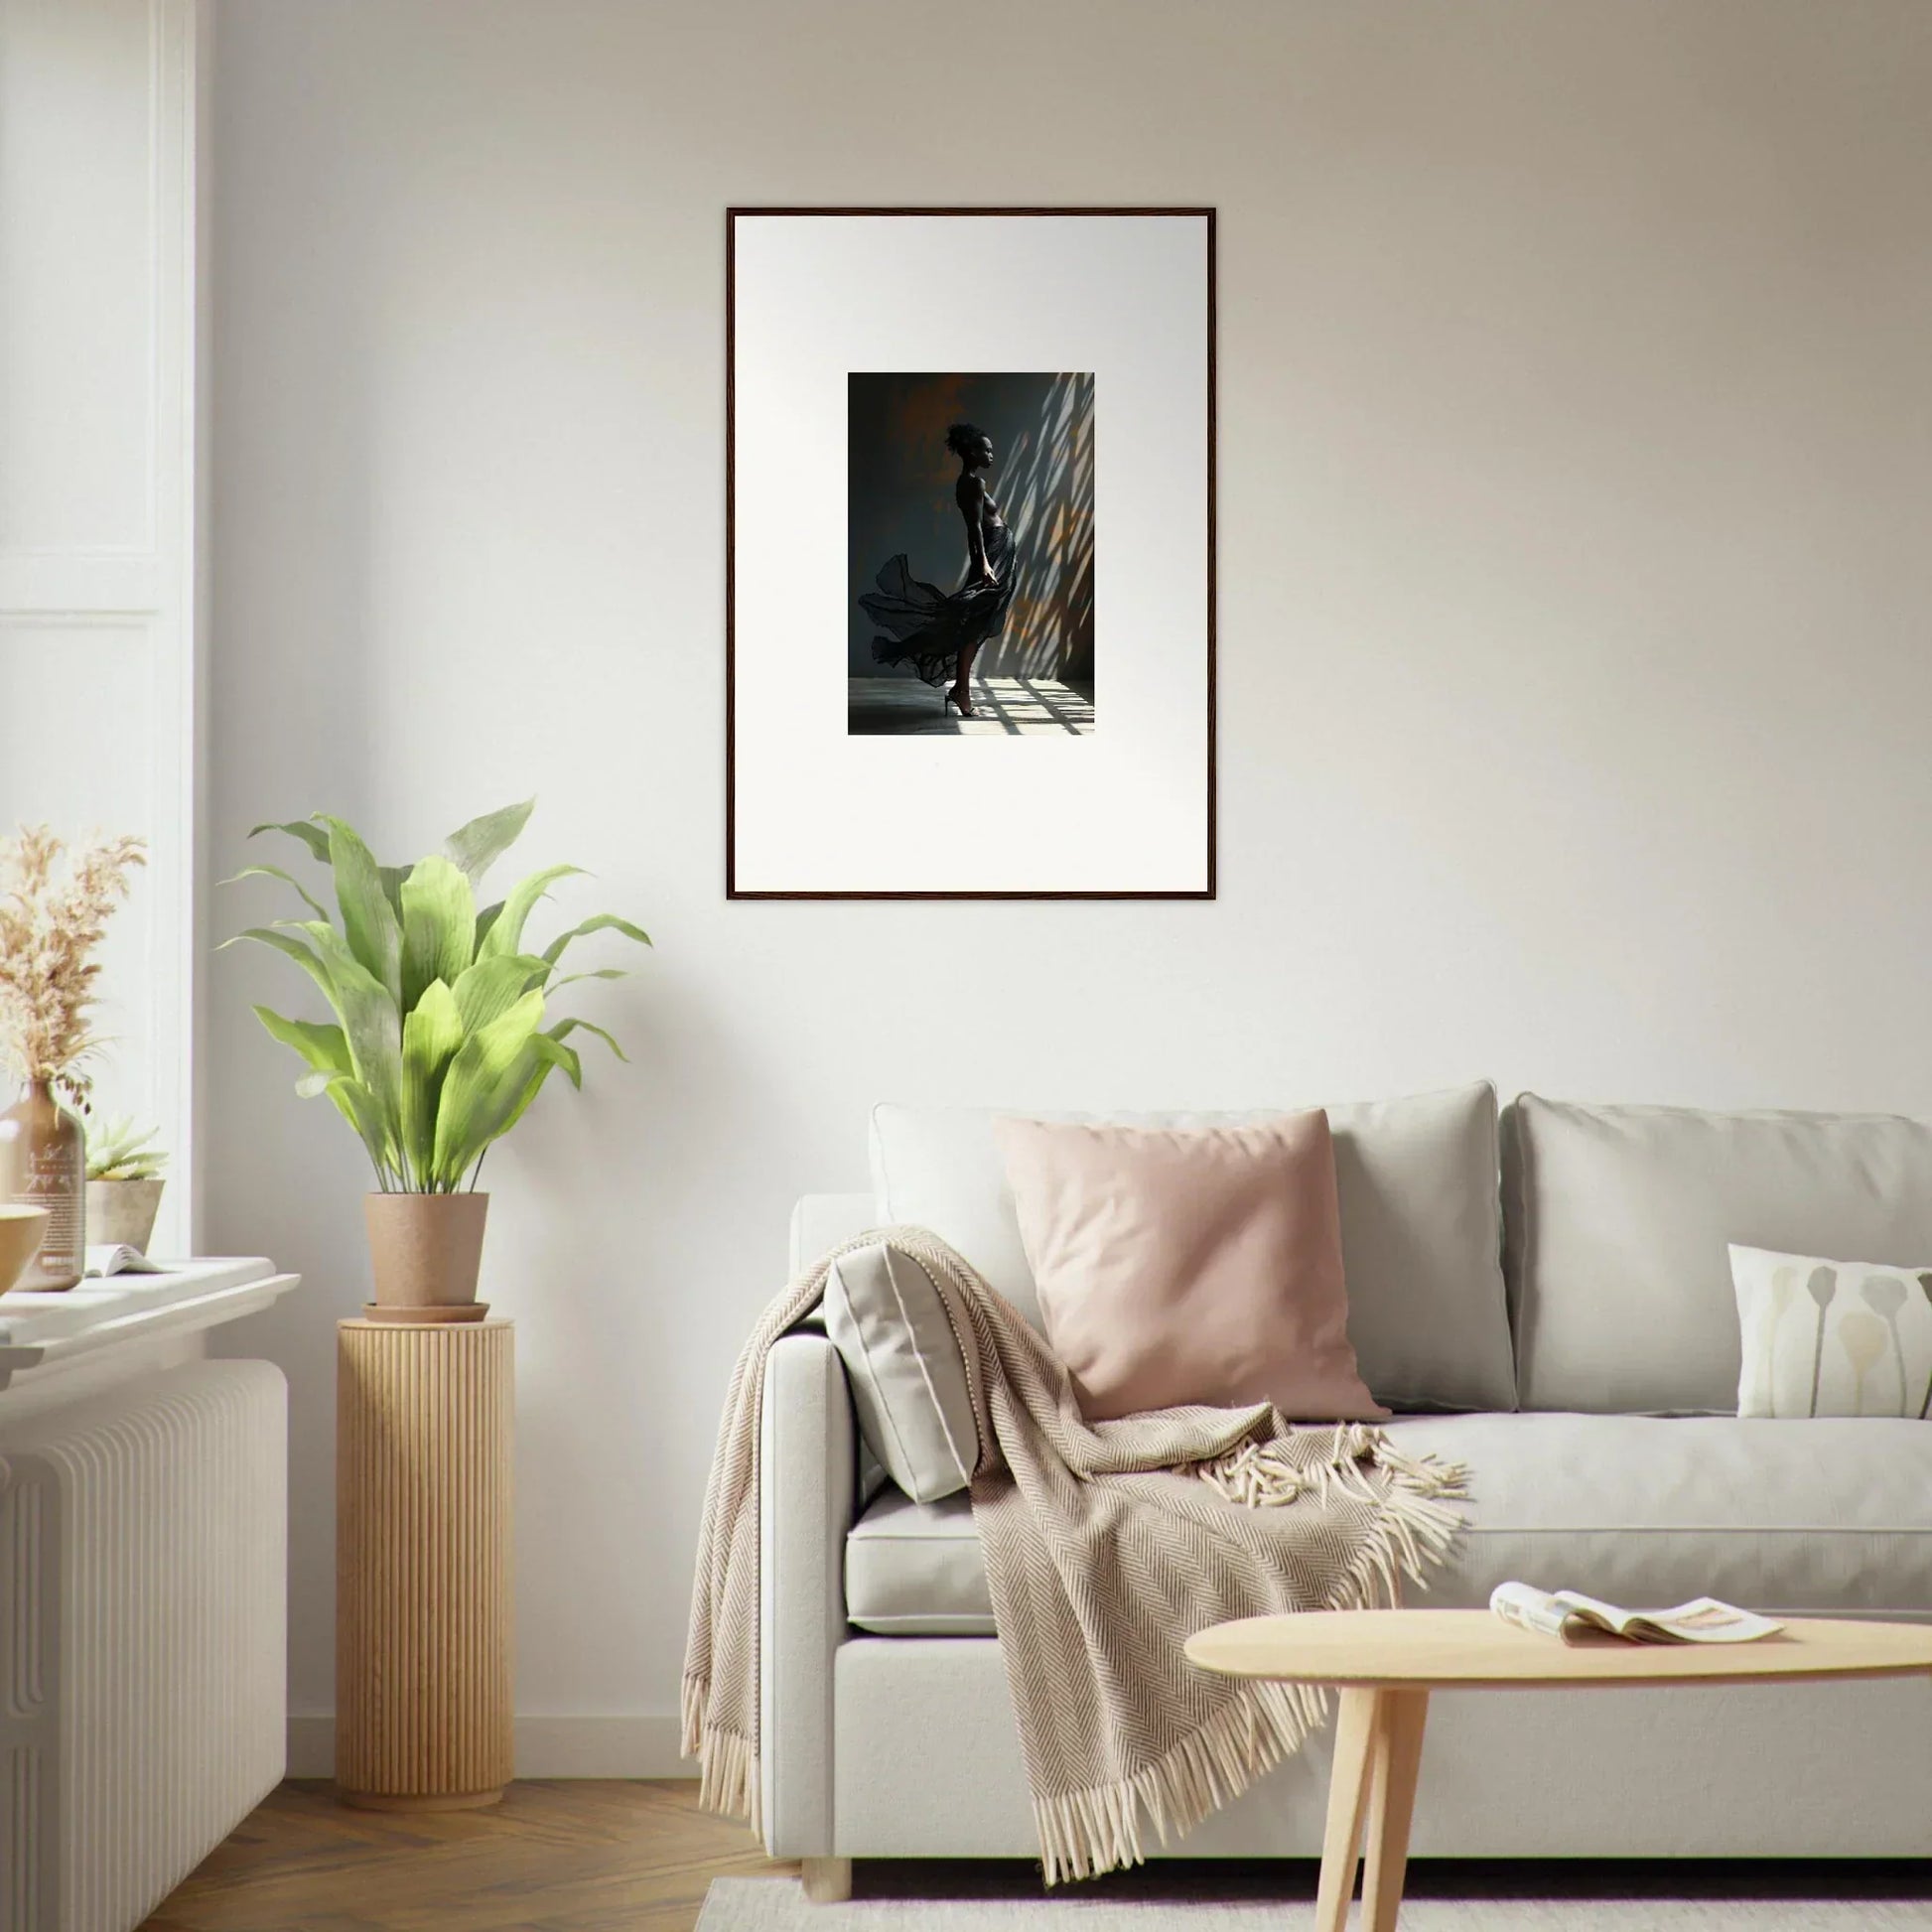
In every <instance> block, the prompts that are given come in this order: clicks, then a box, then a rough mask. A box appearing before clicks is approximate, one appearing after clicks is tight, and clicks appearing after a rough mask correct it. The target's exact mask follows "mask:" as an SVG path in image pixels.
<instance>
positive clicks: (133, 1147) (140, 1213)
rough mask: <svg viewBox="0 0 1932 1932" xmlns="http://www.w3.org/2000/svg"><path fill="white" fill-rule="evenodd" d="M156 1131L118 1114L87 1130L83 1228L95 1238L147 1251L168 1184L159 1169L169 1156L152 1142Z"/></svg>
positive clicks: (116, 1245) (163, 1165) (164, 1165)
mask: <svg viewBox="0 0 1932 1932" xmlns="http://www.w3.org/2000/svg"><path fill="white" fill-rule="evenodd" d="M158 1131H159V1130H158V1129H156V1128H152V1127H148V1128H139V1127H136V1126H135V1125H134V1123H133V1122H132V1121H131V1120H127V1119H120V1120H110V1121H107V1122H106V1123H105V1124H103V1125H102V1126H100V1127H97V1128H95V1129H94V1130H93V1132H92V1133H90V1134H89V1135H88V1136H87V1232H88V1234H89V1235H90V1236H92V1238H93V1239H94V1240H95V1241H96V1242H105V1243H107V1244H109V1245H111V1246H115V1247H123V1248H132V1249H133V1250H134V1252H135V1253H136V1254H138V1255H144V1254H146V1253H147V1251H148V1243H149V1242H150V1241H151V1240H152V1239H153V1238H154V1217H155V1216H156V1215H157V1214H159V1213H160V1212H161V1190H162V1188H164V1187H165V1186H166V1185H167V1184H168V1183H167V1181H166V1179H165V1178H164V1177H163V1175H162V1173H161V1171H162V1169H163V1168H165V1167H166V1166H167V1165H168V1157H167V1155H166V1154H164V1153H163V1152H162V1151H161V1149H159V1148H158V1147H156V1146H155V1145H154V1138H155V1135H156V1133H157V1132H158Z"/></svg>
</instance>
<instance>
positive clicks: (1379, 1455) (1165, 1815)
mask: <svg viewBox="0 0 1932 1932" xmlns="http://www.w3.org/2000/svg"><path fill="white" fill-rule="evenodd" d="M1195 1473H1196V1474H1197V1475H1198V1476H1199V1477H1200V1479H1201V1480H1202V1481H1203V1482H1205V1483H1206V1484H1207V1485H1208V1486H1209V1487H1210V1488H1211V1489H1213V1490H1214V1492H1215V1493H1216V1494H1217V1495H1219V1496H1222V1497H1224V1498H1225V1499H1226V1500H1227V1501H1229V1502H1238V1503H1242V1504H1245V1505H1246V1506H1247V1507H1248V1508H1250V1509H1262V1508H1280V1507H1282V1506H1284V1505H1286V1504H1289V1503H1293V1502H1295V1501H1297V1500H1298V1499H1299V1498H1300V1497H1302V1496H1303V1495H1305V1494H1307V1493H1309V1491H1310V1490H1311V1489H1312V1490H1313V1492H1314V1494H1315V1496H1316V1498H1317V1500H1319V1499H1323V1498H1326V1497H1327V1496H1328V1495H1329V1494H1330V1493H1331V1492H1332V1491H1334V1490H1337V1489H1339V1490H1341V1491H1343V1492H1344V1493H1346V1494H1349V1495H1352V1496H1355V1497H1357V1498H1359V1499H1360V1500H1362V1501H1364V1502H1370V1503H1373V1504H1374V1505H1375V1506H1376V1509H1377V1512H1378V1520H1377V1524H1376V1530H1375V1534H1374V1535H1372V1536H1371V1537H1370V1538H1369V1539H1368V1540H1367V1542H1366V1543H1365V1545H1364V1547H1363V1550H1362V1552H1361V1555H1360V1556H1359V1557H1358V1558H1357V1560H1356V1562H1355V1563H1354V1565H1353V1566H1352V1567H1351V1570H1350V1573H1349V1578H1348V1585H1347V1587H1346V1589H1345V1590H1344V1591H1343V1592H1342V1600H1341V1601H1339V1602H1337V1603H1336V1604H1334V1605H1333V1606H1332V1607H1334V1608H1336V1609H1370V1608H1374V1607H1376V1606H1378V1605H1381V1604H1391V1603H1396V1602H1399V1601H1400V1600H1401V1593H1402V1579H1403V1578H1404V1577H1407V1578H1408V1579H1410V1580H1411V1581H1412V1582H1420V1581H1421V1580H1422V1576H1423V1572H1424V1570H1425V1568H1426V1567H1427V1566H1428V1565H1429V1564H1430V1563H1432V1562H1435V1561H1439V1560H1440V1559H1441V1558H1443V1557H1444V1556H1446V1555H1447V1554H1448V1552H1449V1546H1450V1545H1451V1544H1452V1543H1453V1542H1454V1541H1455V1538H1456V1535H1457V1534H1458V1532H1459V1531H1460V1530H1461V1528H1462V1516H1461V1513H1460V1512H1459V1511H1458V1510H1457V1509H1455V1508H1454V1507H1453V1504H1454V1502H1455V1500H1457V1499H1459V1498H1462V1497H1464V1496H1466V1495H1467V1493H1468V1479H1469V1477H1468V1470H1467V1468H1466V1467H1465V1466H1464V1465H1462V1464H1460V1463H1453V1462H1442V1461H1439V1460H1438V1459H1437V1458H1436V1457H1435V1456H1433V1455H1429V1456H1408V1455H1404V1454H1402V1453H1400V1452H1399V1451H1398V1450H1396V1449H1393V1448H1392V1447H1391V1446H1390V1444H1389V1441H1388V1438H1387V1437H1386V1436H1384V1435H1383V1434H1382V1432H1381V1431H1380V1430H1372V1429H1367V1428H1363V1427H1361V1426H1360V1425H1349V1426H1348V1427H1346V1428H1344V1429H1341V1430H1338V1431H1337V1432H1336V1437H1335V1447H1334V1452H1333V1455H1332V1457H1331V1458H1330V1459H1329V1460H1328V1461H1326V1462H1324V1463H1322V1464H1321V1465H1320V1466H1319V1470H1318V1473H1317V1474H1316V1475H1315V1476H1314V1477H1313V1478H1312V1480H1311V1479H1310V1477H1309V1476H1308V1475H1306V1474H1305V1473H1304V1472H1301V1471H1298V1470H1296V1469H1294V1468H1292V1467H1291V1466H1290V1465H1289V1464H1288V1463H1287V1462H1286V1461H1285V1460H1284V1459H1283V1458H1282V1457H1281V1456H1280V1455H1279V1454H1278V1453H1276V1452H1275V1451H1274V1450H1273V1449H1268V1448H1264V1447H1263V1446H1261V1445H1259V1444H1256V1443H1248V1444H1245V1445H1243V1446H1242V1447H1241V1448H1240V1449H1234V1450H1231V1451H1230V1452H1229V1453H1228V1454H1226V1455H1224V1456H1219V1457H1217V1458H1215V1460H1213V1461H1212V1462H1203V1463H1199V1464H1197V1465H1196V1468H1195ZM1378 1477H1379V1478H1380V1480H1378ZM1327 1710H1328V1693H1327V1692H1326V1691H1325V1690H1323V1689H1321V1688H1320V1687H1318V1686H1315V1685H1312V1684H1275V1683H1250V1684H1243V1685H1242V1686H1241V1687H1240V1690H1239V1692H1238V1694H1237V1695H1236V1696H1235V1697H1234V1699H1233V1700H1232V1701H1231V1702H1230V1703H1228V1704H1226V1705H1224V1706H1223V1707H1222V1709H1221V1710H1219V1711H1217V1712H1216V1713H1215V1714H1214V1716H1213V1717H1212V1718H1210V1719H1209V1720H1208V1721H1207V1723H1206V1724H1205V1725H1202V1726H1201V1727H1200V1729H1198V1730H1196V1731H1193V1732H1192V1733H1190V1734H1189V1735H1188V1736H1186V1737H1183V1738H1182V1739H1181V1740H1180V1742H1179V1743H1177V1744H1176V1745H1174V1747H1173V1749H1172V1750H1170V1751H1168V1752H1167V1753H1166V1755H1164V1756H1163V1757H1161V1758H1159V1759H1157V1760H1156V1761H1155V1762H1154V1763H1153V1764H1150V1765H1148V1766H1147V1767H1146V1768H1145V1769H1143V1770H1141V1771H1139V1772H1137V1773H1135V1775H1134V1776H1132V1777H1130V1778H1122V1779H1119V1780H1118V1781H1116V1782H1114V1783H1112V1784H1104V1785H1092V1786H1088V1787H1087V1788H1085V1789H1083V1790H1079V1791H1067V1792H1060V1793H1056V1794H1054V1795H1053V1796H1051V1797H1044V1798H1035V1800H1034V1823H1035V1829H1036V1830H1037V1831H1038V1833H1039V1843H1040V1858H1041V1863H1042V1865H1043V1867H1044V1871H1045V1878H1046V1882H1047V1883H1048V1884H1049V1885H1052V1884H1057V1883H1059V1882H1060V1881H1061V1880H1063V1879H1067V1878H1091V1877H1096V1876H1098V1875H1099V1874H1100V1873H1101V1872H1103V1871H1113V1870H1117V1869H1119V1868H1121V1867H1122V1866H1125V1865H1132V1864H1140V1863H1143V1862H1144V1861H1145V1859H1146V1857H1147V1853H1146V1849H1145V1843H1144V1839H1143V1820H1144V1819H1145V1821H1146V1822H1147V1823H1149V1824H1152V1826H1153V1827H1154V1830H1155V1834H1156V1838H1157V1840H1158V1842H1159V1843H1161V1844H1164V1845H1165V1844H1166V1843H1167V1842H1168V1840H1169V1838H1170V1837H1171V1836H1182V1835H1184V1834H1186V1833H1187V1832H1189V1831H1191V1830H1192V1829H1193V1828H1194V1827H1195V1826H1196V1825H1198V1824H1199V1823H1200V1822H1201V1820H1202V1819H1204V1818H1206V1817H1207V1816H1208V1815H1209V1814H1210V1813H1211V1812H1214V1811H1217V1810H1219V1809H1220V1807H1221V1806H1223V1805H1225V1804H1228V1803H1231V1802H1232V1801H1233V1800H1234V1799H1235V1798H1238V1797H1239V1796H1240V1795H1241V1794H1242V1792H1244V1791H1246V1790H1247V1789H1248V1787H1249V1786H1250V1785H1251V1784H1253V1783H1254V1782H1255V1781H1256V1780H1257V1779H1258V1778H1260V1777H1261V1776H1262V1775H1263V1774H1264V1773H1266V1772H1268V1771H1271V1770H1273V1769H1274V1767H1275V1766H1276V1765H1277V1764H1279V1763H1281V1762H1282V1761H1283V1760H1284V1759H1286V1758H1289V1757H1292V1756H1293V1755H1294V1754H1295V1753H1296V1752H1297V1751H1299V1750H1300V1749H1301V1748H1302V1745H1303V1744H1304V1743H1305V1742H1306V1741H1307V1739H1308V1735H1309V1733H1310V1731H1311V1730H1313V1729H1314V1728H1315V1727H1316V1725H1320V1724H1321V1723H1322V1722H1323V1721H1324V1720H1325V1718H1326V1716H1327Z"/></svg>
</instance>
